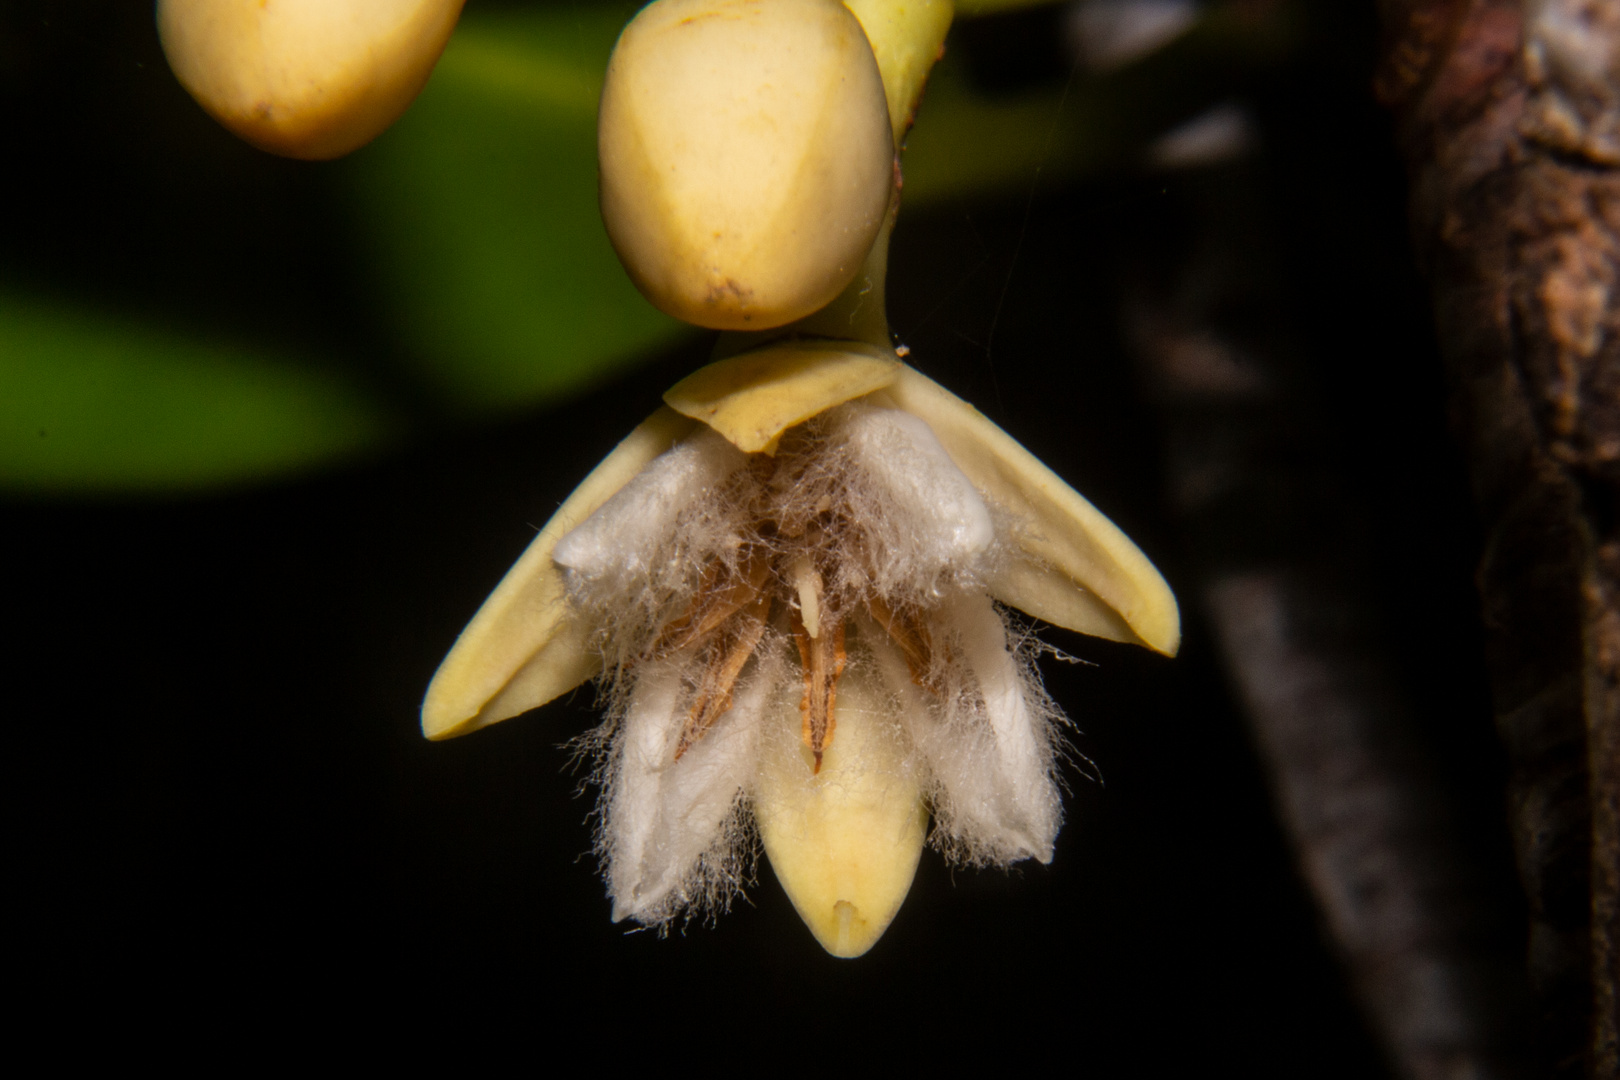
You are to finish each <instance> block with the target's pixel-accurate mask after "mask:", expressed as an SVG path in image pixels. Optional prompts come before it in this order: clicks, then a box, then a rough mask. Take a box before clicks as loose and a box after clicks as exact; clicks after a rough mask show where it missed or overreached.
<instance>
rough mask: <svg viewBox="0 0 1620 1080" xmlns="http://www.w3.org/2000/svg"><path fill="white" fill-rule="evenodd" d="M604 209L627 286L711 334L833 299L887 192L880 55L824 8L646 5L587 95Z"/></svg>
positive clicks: (785, 319) (741, 1) (777, 1)
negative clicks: (594, 108)
mask: <svg viewBox="0 0 1620 1080" xmlns="http://www.w3.org/2000/svg"><path fill="white" fill-rule="evenodd" d="M599 131H600V135H599V140H600V142H599V149H600V154H601V168H602V215H603V218H604V220H605V221H606V223H607V229H608V235H609V237H610V238H611V239H612V241H613V246H614V248H615V249H616V250H617V251H618V253H619V257H620V258H621V259H622V260H623V261H624V265H625V268H626V269H627V270H628V271H629V272H630V276H631V278H632V279H633V280H634V281H635V283H636V285H637V287H638V288H640V289H641V291H642V292H643V293H644V294H645V295H646V296H647V298H648V299H649V300H651V301H652V302H653V303H654V304H656V305H657V306H658V307H659V308H661V309H663V310H664V311H665V312H667V313H669V314H671V315H674V316H676V317H677V318H680V319H684V320H686V321H687V322H692V323H696V324H698V325H700V326H706V327H710V328H713V329H719V330H761V329H768V328H770V327H773V326H781V325H783V324H786V323H789V322H793V321H794V320H796V319H799V318H802V317H804V316H806V315H809V314H811V313H812V312H814V311H816V310H817V309H819V308H821V307H822V306H824V305H825V304H827V303H828V302H830V301H831V300H832V299H833V298H834V297H835V296H837V295H838V293H839V292H840V291H841V290H842V289H843V288H844V286H846V285H847V284H848V283H849V282H850V280H851V279H852V278H853V277H854V276H855V273H856V271H857V270H859V269H860V267H861V265H862V262H863V260H864V259H865V257H866V253H867V251H868V250H869V249H870V248H871V246H872V243H873V241H874V240H875V239H876V237H877V234H878V230H879V228H880V227H881V225H882V223H883V218H884V215H885V213H886V212H887V208H888V203H889V197H890V193H891V191H892V188H893V184H894V143H893V136H892V134H891V132H890V127H889V117H888V110H887V106H886V104H885V99H884V93H883V83H882V80H881V78H880V76H879V74H878V67H877V61H876V60H875V59H874V58H873V55H872V50H871V47H870V45H868V43H867V40H866V35H865V33H864V31H863V30H862V29H861V24H860V23H859V21H857V20H856V18H855V16H854V15H852V14H851V13H850V12H849V10H848V9H847V8H845V7H844V6H843V4H841V3H839V2H837V0H658V2H657V3H654V4H651V5H649V6H648V7H647V8H645V9H644V10H643V11H642V12H641V14H639V15H638V16H636V18H635V19H634V21H632V22H631V23H630V25H629V26H628V27H626V28H625V31H624V33H623V35H622V36H621V37H620V39H619V43H618V45H617V47H616V48H615V50H614V53H613V59H612V61H611V62H610V64H609V67H608V74H607V83H606V85H605V86H604V88H603V91H602V108H601V120H600V127H599Z"/></svg>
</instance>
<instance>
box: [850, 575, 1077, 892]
mask: <svg viewBox="0 0 1620 1080" xmlns="http://www.w3.org/2000/svg"><path fill="white" fill-rule="evenodd" d="M944 614H945V615H946V616H947V618H948V619H949V625H950V626H951V627H952V628H954V629H955V630H956V635H955V640H956V645H957V647H958V649H960V653H961V656H960V659H961V660H962V661H963V664H962V666H963V667H965V668H966V669H968V670H967V671H962V670H955V671H949V672H943V673H941V674H942V678H941V683H940V693H939V695H937V696H936V695H935V694H933V693H931V692H927V691H924V690H922V689H920V688H919V687H918V686H917V685H916V684H915V683H914V682H913V681H912V677H911V672H910V669H909V668H908V667H907V665H906V663H905V661H904V659H902V658H901V656H900V653H899V652H898V650H896V649H895V647H894V646H893V645H891V644H889V643H888V642H886V641H881V640H878V639H877V638H876V637H875V635H874V638H873V640H874V647H873V653H874V655H875V656H876V657H877V659H878V664H879V670H880V671H881V672H882V674H883V678H884V682H885V683H887V684H888V686H889V689H890V691H891V693H893V694H894V695H895V697H896V698H897V699H899V704H900V710H901V716H902V719H903V722H904V724H905V727H906V730H907V733H908V734H909V736H910V738H911V743H912V745H913V746H914V747H915V748H916V751H917V753H918V754H919V756H920V757H921V758H922V761H923V764H924V765H925V767H926V770H927V773H928V777H929V786H928V791H929V796H930V798H931V799H932V801H933V804H934V813H935V817H936V819H937V824H936V830H937V831H936V835H935V837H934V843H935V846H937V847H940V848H942V849H943V850H944V851H945V852H946V854H947V855H949V856H952V857H954V858H959V859H961V860H962V861H964V862H969V863H992V864H1006V863H1010V862H1016V861H1017V860H1019V859H1028V858H1033V859H1037V860H1039V861H1040V862H1043V863H1044V862H1050V861H1051V858H1052V844H1053V841H1054V839H1055V838H1056V836H1057V831H1058V826H1059V825H1060V824H1061V818H1062V813H1061V803H1060V802H1059V798H1058V792H1057V785H1056V784H1055V783H1054V782H1053V779H1052V771H1053V766H1054V750H1055V748H1054V744H1053V735H1052V730H1051V723H1052V720H1051V715H1052V713H1051V709H1050V707H1049V706H1048V705H1047V703H1046V702H1045V701H1044V700H1043V698H1042V697H1041V696H1039V692H1038V691H1037V690H1036V689H1035V688H1034V687H1032V686H1030V685H1029V683H1028V682H1027V681H1026V678H1025V676H1024V673H1023V671H1022V670H1021V666H1020V664H1019V663H1018V661H1017V659H1016V658H1014V656H1013V655H1012V653H1011V652H1009V651H1008V648H1007V638H1006V628H1005V626H1004V625H1003V623H1002V620H1001V616H1000V615H999V614H997V612H996V610H995V608H994V606H993V605H991V603H990V601H989V600H988V599H986V598H985V597H982V596H969V597H961V598H959V599H957V600H956V601H954V602H953V603H952V604H951V605H950V607H949V609H948V610H947V611H946V612H945V613H944ZM941 629H943V627H942V628H941Z"/></svg>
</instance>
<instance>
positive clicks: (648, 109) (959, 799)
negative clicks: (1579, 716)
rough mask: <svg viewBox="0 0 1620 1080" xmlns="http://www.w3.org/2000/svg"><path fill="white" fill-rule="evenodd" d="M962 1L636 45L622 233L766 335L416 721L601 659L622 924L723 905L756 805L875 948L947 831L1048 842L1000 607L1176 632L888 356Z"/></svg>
mask: <svg viewBox="0 0 1620 1080" xmlns="http://www.w3.org/2000/svg"><path fill="white" fill-rule="evenodd" d="M852 12H853V15H852V14H851V13H852ZM950 18H951V8H950V4H949V2H948V0H921V2H918V0H906V2H904V3H896V2H894V0H861V2H852V3H850V4H849V5H848V7H847V8H846V7H845V6H843V5H840V4H838V3H837V2H836V0H659V2H657V3H654V4H652V5H650V6H649V7H648V8H646V9H644V10H643V12H642V13H641V14H640V15H638V16H637V17H636V19H635V20H634V21H633V22H632V23H631V24H630V26H629V27H627V28H626V30H625V32H624V34H623V36H622V37H621V38H620V43H619V46H618V48H617V50H616V52H615V55H614V59H613V61H612V62H611V64H610V68H609V76H608V81H607V85H606V88H605V89H604V95H603V105H602V130H601V134H600V145H601V161H602V192H603V210H604V214H605V216H606V220H607V225H608V231H609V234H610V236H611V237H612V239H613V241H614V245H615V247H616V248H617V250H618V251H619V253H620V256H621V258H623V259H624V261H625V263H626V266H627V268H628V269H629V271H630V274H631V277H632V279H633V280H635V281H636V283H637V285H638V286H639V287H640V288H641V289H642V290H643V292H644V293H646V294H647V295H648V298H649V299H650V300H652V301H653V302H654V303H656V304H658V305H659V306H660V307H662V308H664V309H665V310H666V311H669V312H671V313H672V314H675V315H677V316H679V317H682V318H686V319H688V320H689V321H693V322H697V323H699V324H701V325H707V326H712V327H717V328H722V329H728V330H739V329H746V330H747V331H748V332H747V333H742V334H736V333H734V334H728V335H724V336H723V337H722V340H721V344H720V347H719V349H718V350H717V353H718V354H719V355H721V356H722V359H720V360H718V361H716V362H715V363H714V364H711V365H710V366H709V367H707V368H704V369H702V370H701V371H698V372H696V373H694V374H693V375H691V376H689V377H688V378H687V379H685V380H683V381H682V382H681V383H679V384H677V385H676V386H675V387H674V388H673V389H671V390H670V391H669V392H668V393H667V394H666V395H665V397H664V400H665V402H666V403H667V407H666V408H663V409H660V410H659V411H658V412H657V413H655V414H654V415H653V416H652V417H651V418H649V419H648V420H647V421H646V422H645V423H643V424H642V425H641V426H640V427H638V428H637V429H636V430H635V431H633V432H632V433H631V434H630V436H629V437H628V438H627V439H625V440H624V442H623V443H621V444H620V445H619V447H618V448H617V449H616V450H614V452H613V453H612V454H610V455H609V456H608V457H607V459H606V460H604V461H603V462H602V464H601V465H599V466H598V467H597V468H596V469H595V470H594V471H593V472H592V473H591V474H590V476H588V477H587V478H586V479H585V481H584V483H582V484H581V485H580V486H579V488H578V489H576V490H575V492H574V493H573V495H572V496H570V497H569V499H568V500H567V501H566V502H565V503H564V504H563V505H562V507H561V508H560V509H559V510H558V511H557V513H556V514H555V515H554V516H553V517H552V519H551V521H550V522H549V523H548V524H547V525H546V526H545V528H544V529H543V530H542V531H541V533H540V535H539V536H538V537H536V539H535V540H534V542H533V543H532V544H531V545H530V547H529V549H528V551H527V552H525V553H524V555H523V557H522V558H521V559H520V560H519V561H518V563H517V565H516V566H514V567H513V568H512V570H511V571H510V572H509V573H508V574H507V576H506V578H505V579H504V580H503V581H502V582H501V584H500V585H499V586H498V587H497V588H496V590H495V592H494V593H493V594H492V595H491V596H490V598H489V599H488V600H487V601H486V602H485V604H484V606H483V608H482V609H481V610H480V611H479V612H478V614H477V615H476V616H475V617H474V618H473V620H472V622H471V623H470V624H469V625H468V626H467V628H466V630H465V631H463V633H462V635H461V637H460V638H459V639H458V640H457V642H456V644H455V647H454V648H453V649H452V650H451V652H450V655H449V656H448V657H447V658H446V659H445V661H444V664H443V665H442V666H441V667H440V669H439V671H438V673H437V675H436V676H435V677H434V680H433V683H432V685H431V686H430V687H429V689H428V693H427V698H426V701H425V702H424V704H423V710H422V724H423V730H424V732H425V733H426V735H427V736H428V737H429V738H433V739H442V738H449V737H451V736H455V735H461V734H465V733H467V732H470V731H474V730H476V729H478V728H480V727H483V726H485V725H487V724H491V723H494V722H496V721H499V720H503V719H507V718H509V717H512V716H516V715H517V714H519V713H521V712H525V711H527V710H529V709H532V708H534V707H536V706H538V705H541V704H543V703H544V702H546V701H549V700H551V699H552V698H555V697H557V696H558V695H559V694H563V693H566V692H567V691H568V690H570V689H572V688H573V687H575V686H577V685H579V684H580V683H582V682H584V681H586V680H587V679H591V678H596V679H598V680H599V682H600V684H601V687H602V691H603V697H604V700H605V701H606V704H607V720H606V722H605V723H604V724H603V725H602V726H601V727H600V728H598V729H597V730H596V731H595V732H594V733H592V734H591V735H590V736H589V737H588V740H587V742H588V745H589V746H590V747H591V748H592V749H593V750H594V751H595V752H596V754H597V760H598V772H597V779H598V780H599V781H600V782H601V784H602V788H603V791H602V797H601V803H600V806H599V818H600V824H599V830H598V847H599V852H600V854H601V856H602V857H603V861H604V867H605V870H606V877H607V882H608V891H609V894H610V896H611V898H612V901H613V917H614V919H615V920H619V919H625V918H631V919H635V920H636V921H638V922H641V923H643V924H646V925H654V926H663V925H667V924H668V923H669V922H670V921H671V920H672V919H675V918H677V917H679V916H681V915H683V914H689V913H691V912H693V911H694V910H703V909H706V908H708V909H712V908H715V907H723V906H724V904H725V903H726V902H727V901H728V900H729V898H730V897H731V896H732V895H733V894H734V892H735V891H736V889H737V888H738V887H739V886H740V884H741V883H742V882H743V881H744V879H745V878H746V876H747V871H748V864H749V862H750V856H751V853H752V848H753V842H752V835H753V832H752V829H751V824H752V825H753V826H757V829H758V835H759V837H760V838H761V840H762V841H763V843H764V848H765V852H766V855H767V857H768V858H769V860H770V863H771V866H772V868H773V869H774V870H775V872H776V875H777V877H778V878H779V879H780V880H781V882H782V885H783V887H784V888H785V890H786V891H787V893H788V895H789V897H790V898H791V899H792V901H793V904H794V906H795V907H796V908H797V910H798V911H799V913H800V915H801V916H802V917H803V918H804V920H805V922H806V923H807V924H808V925H809V927H810V929H811V931H812V932H813V933H814V934H815V936H816V938H817V940H819V941H820V942H821V944H822V945H823V946H825V947H826V948H827V950H828V951H829V952H832V953H834V954H835V955H839V956H858V955H860V954H861V953H863V952H865V951H866V950H867V949H869V948H870V947H871V946H872V945H873V943H875V942H876V940H877V939H878V937H879V936H881V934H882V933H883V931H884V929H885V928H886V927H887V926H888V924H889V922H890V920H892V919H893V917H894V915H895V913H896V911H897V910H898V908H899V906H900V903H901V901H902V900H903V899H904V898H905V894H906V892H907V890H908V889H909V887H910V883H911V879H912V876H913V874H914V872H915V869H916V865H917V859H918V857H919V855H920V853H921V850H922V847H923V845H924V843H925V840H926V841H930V842H932V843H933V845H934V846H935V847H937V848H939V849H940V850H941V851H942V852H944V853H945V854H946V855H947V856H948V857H950V858H952V859H954V860H957V861H960V862H964V863H969V864H989V865H1005V864H1008V863H1011V862H1014V861H1017V860H1020V859H1025V858H1034V859H1038V860H1040V861H1042V862H1046V861H1049V860H1050V858H1051V856H1052V845H1053V840H1054V837H1055V836H1056V834H1057V830H1058V826H1059V824H1060V820H1061V816H1062V812H1061V805H1060V802H1059V798H1058V791H1057V786H1056V783H1055V771H1056V765H1055V762H1056V755H1057V743H1058V735H1057V731H1056V725H1057V723H1058V722H1059V721H1060V719H1061V713H1060V712H1059V711H1058V709H1057V707H1056V706H1055V705H1054V704H1053V703H1052V701H1051V700H1050V698H1048V697H1047V695H1046V693H1045V691H1044V690H1043V689H1042V687H1041V683H1040V679H1039V676H1038V675H1037V673H1036V671H1035V668H1034V665H1033V663H1032V662H1031V657H1030V650H1029V649H1028V648H1025V647H1024V643H1023V637H1022V635H1021V634H1020V632H1019V631H1017V630H1016V629H1014V628H1012V627H1010V626H1009V625H1008V623H1007V621H1006V620H1005V619H1004V617H1003V615H1002V613H1001V611H1000V610H999V609H998V608H997V606H996V602H997V601H999V602H1000V603H1002V604H1005V605H1007V606H1008V607H1012V608H1017V609H1019V610H1022V611H1024V612H1026V613H1028V614H1030V615H1033V616H1035V617H1037V618H1040V619H1043V620H1045V621H1047V622H1051V623H1054V624H1056V625H1058V626H1062V627H1066V628H1068V629H1071V630H1076V631H1079V632H1081V633H1085V634H1094V635H1097V636H1101V637H1106V638H1110V639H1113V640H1116V641H1126V642H1132V643H1136V644H1141V645H1146V646H1148V647H1150V648H1153V649H1155V650H1157V651H1159V652H1162V653H1165V654H1173V653H1174V652H1175V650H1176V648H1177V645H1178V643H1179V622H1178V615H1177V610H1176V604H1175V599H1174V598H1173V596H1172V595H1171V593H1170V590H1169V589H1168V587H1167V586H1166V585H1165V583H1164V580H1163V579H1162V578H1161V577H1160V575H1159V574H1158V572H1157V571H1156V570H1155V569H1154V568H1153V566H1152V564H1151V563H1149V562H1148V560H1147V559H1146V557H1145V556H1143V555H1142V553H1141V552H1140V551H1139V550H1138V549H1137V548H1136V547H1135V545H1133V544H1132V543H1131V542H1130V540H1129V539H1127V538H1126V537H1125V536H1124V534H1122V533H1121V532H1120V531H1119V530H1118V529H1117V528H1116V527H1115V526H1114V525H1113V524H1112V523H1111V522H1109V521H1108V520H1107V519H1106V518H1105V517H1103V516H1102V515H1101V514H1100V513H1098V512H1097V511H1096V510H1095V509H1094V508H1093V507H1092V506H1091V505H1090V504H1089V503H1087V502H1086V501H1085V500H1084V499H1083V498H1081V497H1080V496H1079V495H1078V494H1077V493H1075V492H1074V491H1073V490H1072V489H1071V488H1069V487H1068V486H1067V485H1066V484H1064V483H1063V481H1062V480H1060V479H1059V478H1058V477H1057V476H1055V475H1054V474H1053V473H1052V472H1051V471H1050V470H1048V469H1047V468H1046V467H1045V466H1043V465H1041V464H1040V462H1039V461H1037V460H1036V459H1035V458H1034V457H1033V456H1031V455H1030V454H1029V453H1028V452H1027V451H1025V450H1024V449H1023V448H1022V447H1021V446H1019V445H1018V444H1017V443H1016V442H1015V441H1014V440H1013V439H1011V438H1010V437H1009V436H1007V435H1006V434H1005V433H1004V432H1002V431H1001V430H1000V429H999V428H997V427H996V426H995V425H994V424H992V423H990V422H989V421H988V420H986V419H985V418H984V417H983V416H982V415H980V414H979V413H978V411H977V410H975V409H974V408H973V407H972V406H970V405H968V404H966V403H965V402H963V401H961V400H960V399H958V398H956V397H954V396H953V395H951V394H950V393H949V392H948V391H946V390H944V389H943V388H941V387H940V386H938V385H937V384H935V383H933V382H932V381H931V380H929V379H927V378H926V377H924V376H923V375H921V374H919V373H918V372H916V371H914V370H912V369H911V368H909V367H906V366H905V365H904V364H902V363H901V362H900V361H899V359H898V358H897V357H896V355H895V353H894V351H893V349H892V347H891V346H890V344H889V341H890V339H889V336H888V329H887V325H886V322H885V320H884V317H883V306H882V291H883V289H882V286H883V272H884V263H885V256H886V249H887V241H888V231H889V228H890V227H891V226H892V224H893V215H894V212H895V210H896V208H897V206H898V187H899V184H898V178H899V171H898V168H897V167H896V165H895V146H896V141H897V140H898V138H899V136H900V135H901V134H902V133H903V132H904V130H905V128H906V126H907V125H908V124H909V122H910V117H911V114H912V112H913V110H914V109H915V106H916V102H917V99H918V97H919V96H920V93H921V88H922V83H923V80H924V78H925V76H926V73H927V70H928V66H929V65H931V64H932V62H933V60H934V59H935V58H936V57H937V55H938V53H939V50H940V46H941V43H942V42H943V39H944V33H945V30H946V28H947V27H948V25H949V22H950ZM857 19H858V21H857ZM863 28H864V34H863V33H862V29H863ZM868 41H870V44H869V43H868ZM875 76H881V77H880V78H878V77H875ZM874 116H875V117H878V118H879V119H881V118H885V117H886V118H887V121H888V123H887V125H880V124H874V123H873V117H874ZM717 118H718V119H717ZM874 178H876V179H874ZM829 301H830V303H829ZM821 305H826V306H821ZM818 308H819V310H817V309H818ZM930 816H931V817H932V828H931V830H930V827H929V819H930Z"/></svg>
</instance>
